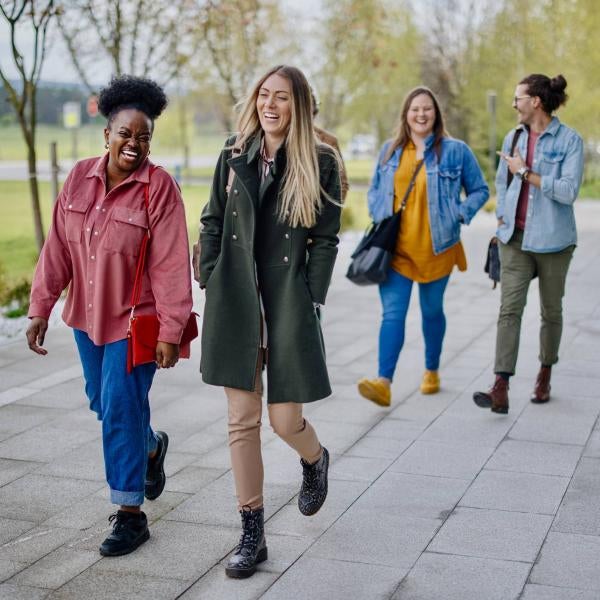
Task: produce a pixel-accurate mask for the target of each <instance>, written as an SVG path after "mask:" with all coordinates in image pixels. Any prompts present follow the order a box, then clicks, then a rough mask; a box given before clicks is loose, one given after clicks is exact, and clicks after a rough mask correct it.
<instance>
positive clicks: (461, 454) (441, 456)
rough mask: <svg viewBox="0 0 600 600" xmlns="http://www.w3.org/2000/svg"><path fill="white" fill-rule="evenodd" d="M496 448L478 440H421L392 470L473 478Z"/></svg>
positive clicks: (394, 471)
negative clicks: (452, 442) (450, 442)
mask: <svg viewBox="0 0 600 600" xmlns="http://www.w3.org/2000/svg"><path fill="white" fill-rule="evenodd" d="M493 451H494V448H493V447H491V446H481V445H474V444H461V445H459V444H444V443H440V442H425V441H421V440H417V441H416V442H415V443H414V444H412V446H410V448H408V449H407V450H406V452H404V453H403V454H402V456H401V457H400V458H399V459H398V460H396V461H395V462H394V463H393V464H392V465H391V466H390V468H389V470H390V471H391V472H392V473H415V474H418V475H433V476H435V477H457V478H460V479H469V480H471V479H473V478H474V477H475V476H476V475H477V473H479V471H480V470H481V468H482V467H483V465H484V464H485V463H486V461H487V460H488V458H489V457H490V455H491V454H492V452H493Z"/></svg>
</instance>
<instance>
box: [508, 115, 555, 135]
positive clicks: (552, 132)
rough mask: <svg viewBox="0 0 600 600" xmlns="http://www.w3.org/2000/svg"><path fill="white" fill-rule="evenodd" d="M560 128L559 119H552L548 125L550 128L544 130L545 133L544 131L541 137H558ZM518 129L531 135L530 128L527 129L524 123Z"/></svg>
mask: <svg viewBox="0 0 600 600" xmlns="http://www.w3.org/2000/svg"><path fill="white" fill-rule="evenodd" d="M559 128H560V120H559V118H558V117H552V119H551V120H550V123H548V127H546V129H544V131H542V133H541V134H540V135H556V134H557V133H558V130H559ZM516 129H517V130H521V131H525V132H527V133H529V127H527V126H526V125H523V124H522V123H521V124H519V125H517V127H516Z"/></svg>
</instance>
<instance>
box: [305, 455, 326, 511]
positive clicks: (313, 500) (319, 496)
mask: <svg viewBox="0 0 600 600" xmlns="http://www.w3.org/2000/svg"><path fill="white" fill-rule="evenodd" d="M300 464H301V465H302V487H301V488H300V493H299V494H298V508H299V509H300V512H301V513H302V514H303V515H306V516H307V517H310V516H311V515H314V514H315V513H316V512H317V511H318V510H319V509H320V508H321V506H323V502H325V498H327V471H328V469H329V452H328V451H327V448H325V447H324V448H323V454H322V455H321V458H320V459H319V460H318V461H317V462H316V463H314V464H313V465H309V464H308V463H306V462H304V460H302V459H300Z"/></svg>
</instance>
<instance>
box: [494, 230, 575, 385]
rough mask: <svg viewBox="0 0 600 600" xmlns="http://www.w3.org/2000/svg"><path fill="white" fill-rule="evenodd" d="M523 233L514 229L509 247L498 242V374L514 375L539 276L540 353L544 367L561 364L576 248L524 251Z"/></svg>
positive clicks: (496, 368) (495, 368)
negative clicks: (530, 298)
mask: <svg viewBox="0 0 600 600" xmlns="http://www.w3.org/2000/svg"><path fill="white" fill-rule="evenodd" d="M522 242H523V232H522V231H520V230H515V233H514V235H513V237H512V238H511V239H510V241H509V242H508V244H502V243H499V248H500V282H501V299H500V315H499V316H498V329H497V334H496V361H495V365H494V372H495V373H509V374H514V372H515V366H516V364H517V355H518V353H519V338H520V334H521V317H522V315H523V310H524V308H525V304H526V303H527V292H528V290H529V283H530V282H531V280H532V279H533V278H534V277H535V276H536V275H537V277H538V281H539V290H540V309H541V321H542V323H541V327H540V354H539V360H540V363H541V364H542V365H553V364H555V363H556V362H558V348H559V346H560V338H561V335H562V323H563V320H562V298H563V296H564V294H565V280H566V278H567V271H568V270H569V264H570V262H571V258H572V256H573V250H574V249H575V246H568V247H567V248H565V249H564V250H560V251H559V252H550V253H545V254H542V253H539V252H527V251H524V250H522V249H521V245H522Z"/></svg>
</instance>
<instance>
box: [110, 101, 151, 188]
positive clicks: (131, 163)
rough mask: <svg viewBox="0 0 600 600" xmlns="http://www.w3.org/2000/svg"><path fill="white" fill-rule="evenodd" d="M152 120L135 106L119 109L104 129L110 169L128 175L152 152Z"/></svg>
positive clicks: (115, 172)
mask: <svg viewBox="0 0 600 600" xmlns="http://www.w3.org/2000/svg"><path fill="white" fill-rule="evenodd" d="M151 138H152V121H151V120H150V118H149V117H148V116H147V115H146V114H144V113H143V112H141V111H139V110H137V109H135V108H125V109H123V110H121V111H119V112H118V113H117V114H116V115H115V117H114V119H113V120H112V122H111V123H110V125H109V126H108V127H107V128H106V129H105V130H104V139H105V140H106V143H107V144H108V169H109V170H110V171H111V172H112V173H113V174H115V175H117V176H122V177H123V176H124V177H127V175H129V174H130V173H132V172H133V171H135V170H136V169H137V168H138V167H139V166H140V165H141V164H142V162H143V161H144V160H145V158H146V157H147V156H148V154H149V152H150V140H151Z"/></svg>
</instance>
